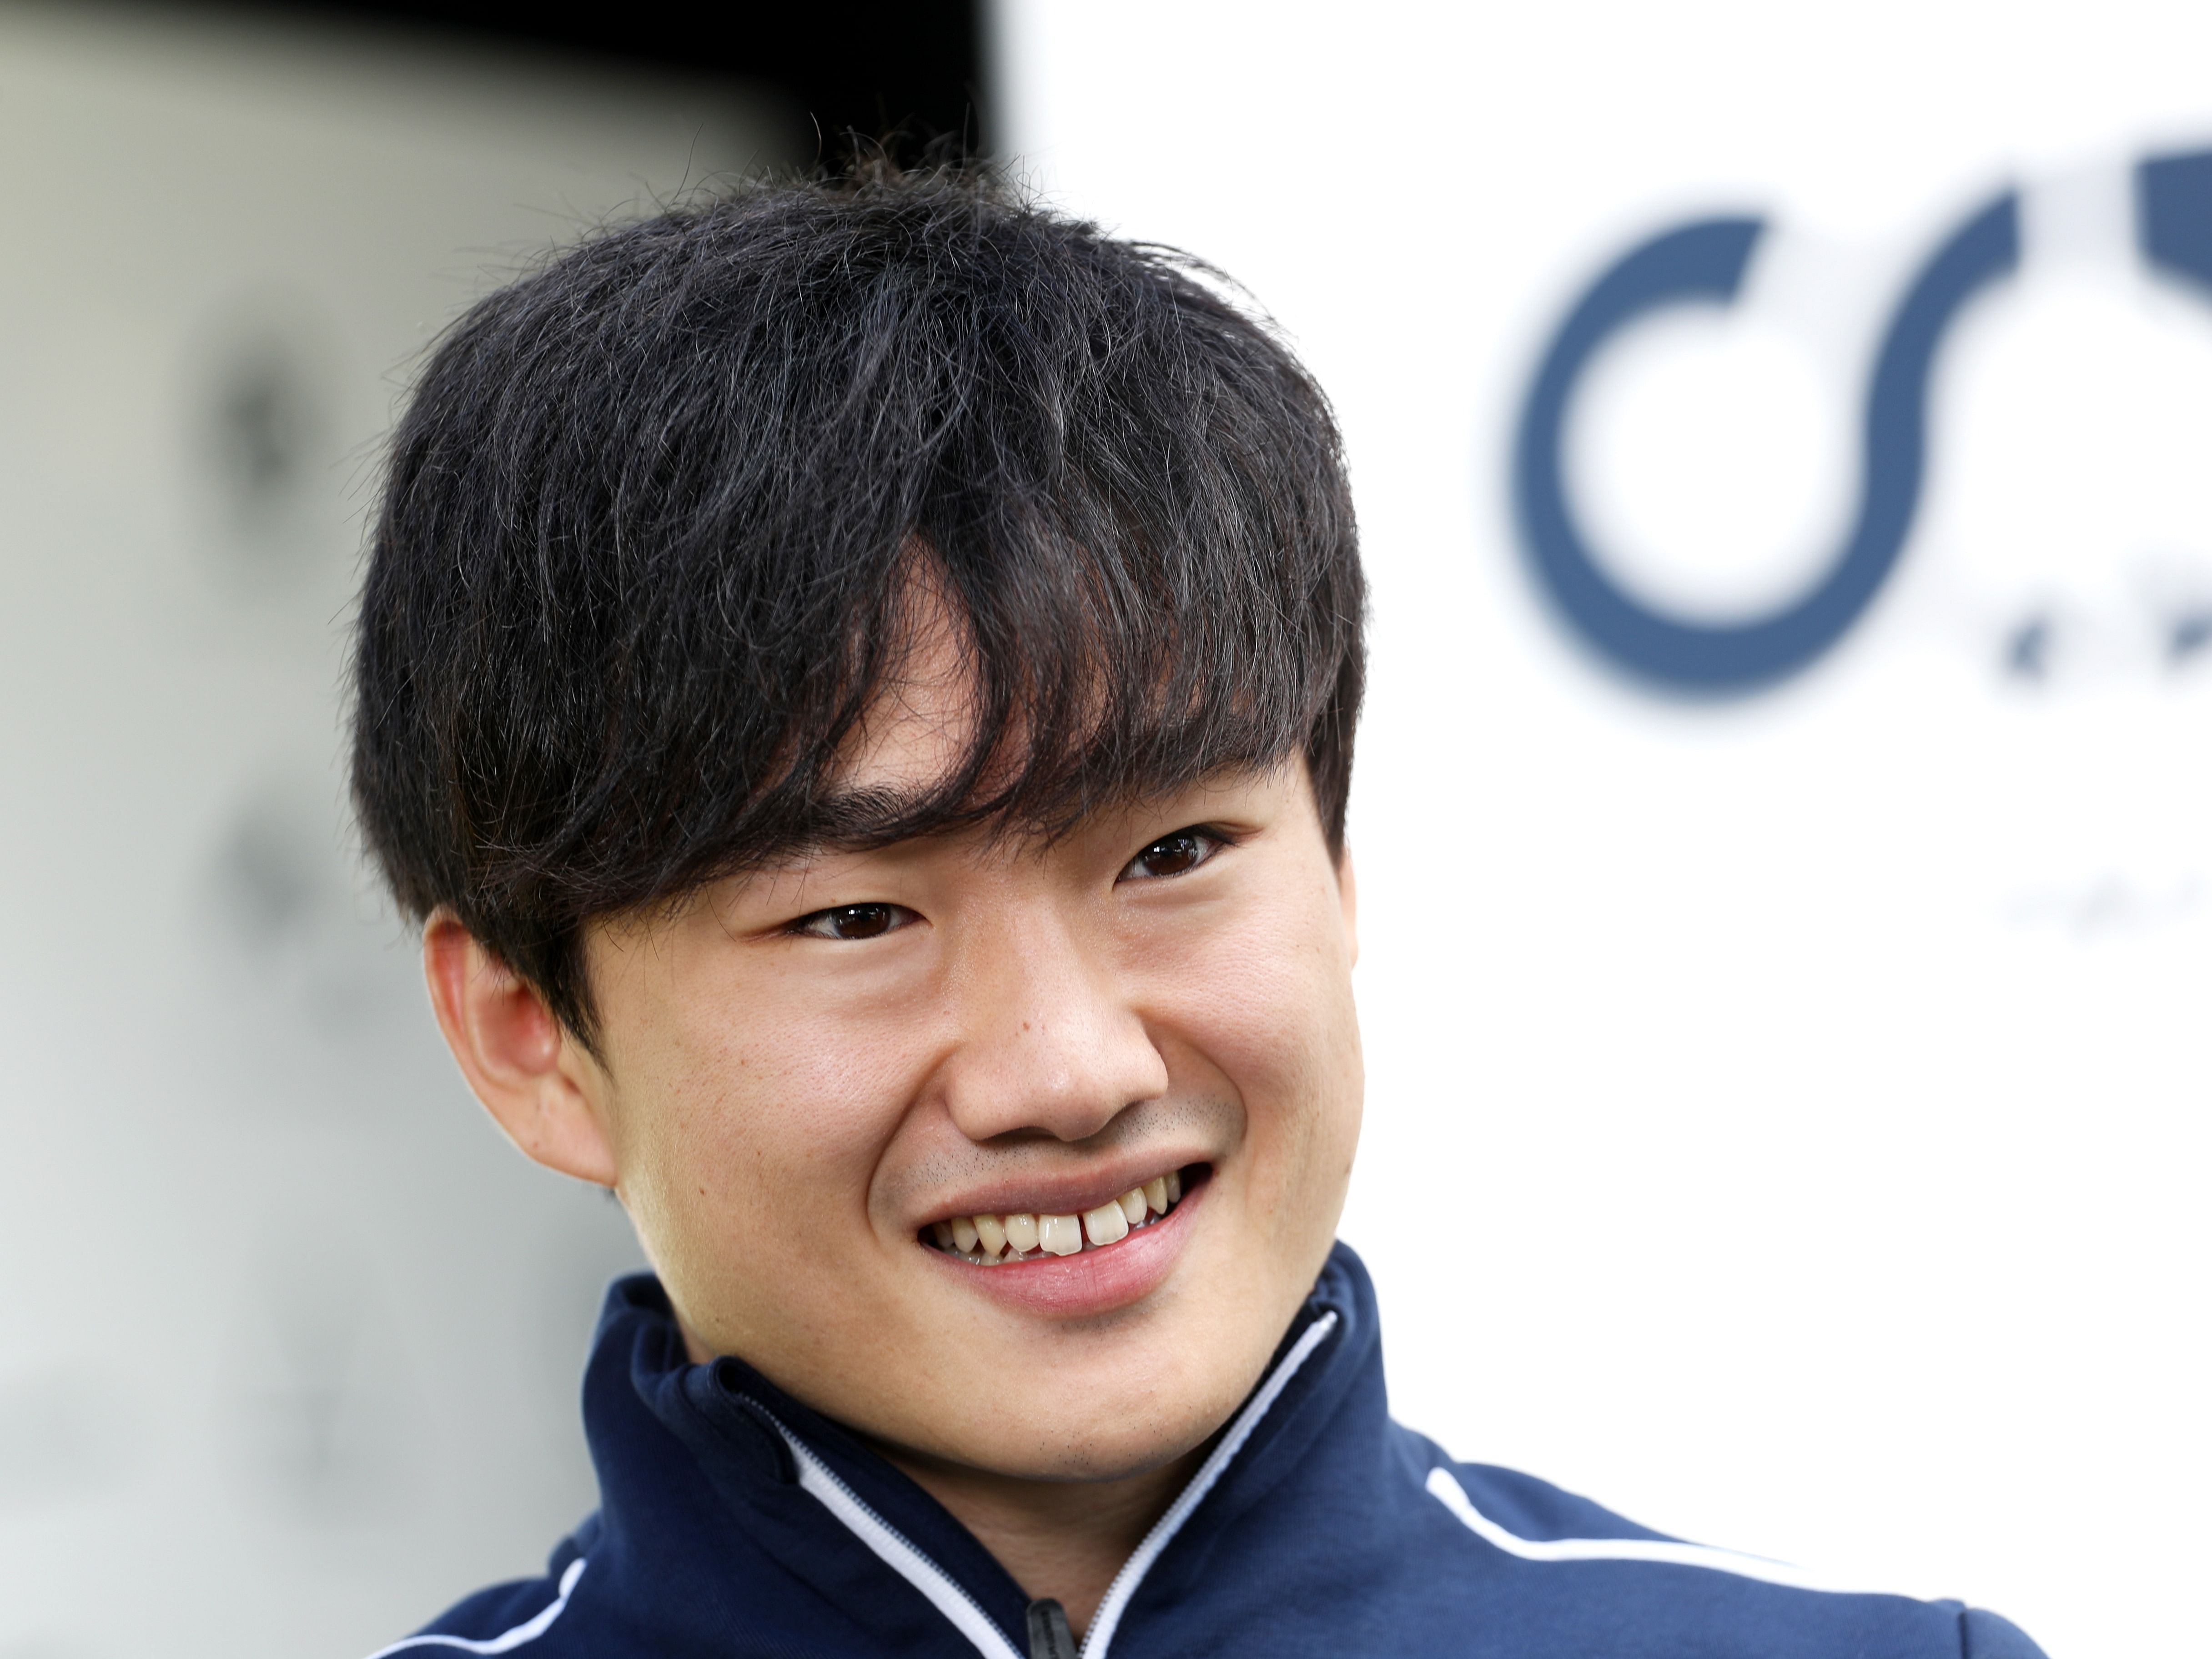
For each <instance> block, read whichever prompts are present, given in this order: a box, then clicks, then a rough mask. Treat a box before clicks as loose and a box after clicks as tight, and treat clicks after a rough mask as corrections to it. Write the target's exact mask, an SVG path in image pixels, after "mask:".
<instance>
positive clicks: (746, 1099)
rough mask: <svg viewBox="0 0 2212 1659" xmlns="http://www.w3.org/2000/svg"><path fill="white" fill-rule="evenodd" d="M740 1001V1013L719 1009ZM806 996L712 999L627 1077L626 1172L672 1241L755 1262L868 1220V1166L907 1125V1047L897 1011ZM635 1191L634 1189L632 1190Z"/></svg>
mask: <svg viewBox="0 0 2212 1659" xmlns="http://www.w3.org/2000/svg"><path fill="white" fill-rule="evenodd" d="M732 1007H735V1008H742V1009H743V1010H744V1012H743V1014H742V1015H734V1016H733V1015H726V1014H723V1013H722V1012H720V1011H721V1010H725V1009H728V1008H732ZM884 1012H885V1011H878V1014H879V1017H878V1018H873V1019H870V1020H854V1019H843V1018H836V1017H832V1016H825V1015H824V1014H823V1012H821V1010H820V1008H819V1007H818V1006H817V1007H813V1008H810V1007H808V1006H806V1005H805V1002H804V1001H803V1000H800V999H799V998H797V997H792V998H779V997H774V996H768V997H763V995H762V994H761V992H760V987H745V994H744V995H743V996H742V997H731V998H720V997H715V996H711V995H702V996H700V997H698V998H696V1000H695V1001H694V1003H693V1006H690V1007H687V1008H685V1009H684V1010H683V1011H682V1012H680V1013H679V1015H678V1018H674V1019H672V1020H668V1021H665V1022H664V1023H662V1024H661V1029H660V1030H659V1033H658V1036H659V1040H658V1041H657V1042H654V1043H653V1045H652V1050H653V1052H652V1054H651V1060H650V1064H649V1067H648V1068H647V1069H646V1070H645V1071H644V1072H643V1073H642V1074H641V1075H637V1076H635V1077H634V1078H632V1079H629V1080H628V1081H627V1082H626V1084H625V1086H624V1088H623V1097H624V1098H623V1117H624V1118H625V1120H626V1121H627V1123H628V1124H629V1126H631V1127H634V1129H635V1134H634V1136H626V1137H625V1140H626V1143H627V1144H626V1145H625V1146H624V1149H623V1151H624V1154H625V1156H624V1173H625V1175H626V1176H629V1178H630V1182H631V1184H632V1187H633V1189H634V1192H635V1200H634V1202H633V1212H634V1213H636V1214H637V1215H638V1217H639V1222H640V1225H641V1228H642V1229H644V1230H645V1231H647V1232H648V1233H649V1234H650V1233H653V1232H658V1233H659V1234H662V1235H664V1237H662V1238H660V1239H659V1240H654V1241H652V1242H654V1243H659V1244H660V1245H661V1246H662V1248H663V1249H666V1250H671V1251H673V1250H683V1249H685V1248H686V1246H687V1245H690V1246H693V1247H698V1246H707V1247H711V1248H712V1249H713V1253H714V1255H716V1256H718V1257H722V1258H724V1259H727V1258H728V1255H729V1253H730V1251H731V1249H732V1247H735V1249H736V1250H737V1251H738V1255H739V1258H740V1259H750V1260H752V1261H759V1260H760V1259H761V1258H762V1256H763V1255H777V1254H780V1253H781V1251H782V1249H783V1248H784V1247H785V1246H786V1245H787V1244H788V1245H790V1246H791V1247H793V1248H797V1247H799V1245H801V1244H806V1245H808V1246H809V1247H810V1248H813V1249H821V1248H823V1247H824V1246H828V1245H829V1243H830V1241H831V1240H833V1239H834V1238H835V1237H838V1236H839V1235H840V1234H841V1233H842V1232H843V1231H845V1230H848V1229H857V1228H864V1227H865V1226H866V1222H867V1215H866V1192H867V1185H868V1176H869V1172H870V1171H871V1170H872V1168H873V1166H874V1164H875V1162H876V1160H877V1158H878V1156H879V1155H880V1152H881V1150H882V1148H883V1146H884V1144H885V1142H886V1141H887V1140H888V1139H889V1138H890V1135H891V1134H892V1133H894V1132H895V1130H896V1127H897V1125H898V1121H899V1115H900V1106H901V1103H902V1101H903V1100H904V1098H905V1087H906V1085H907V1084H908V1078H907V1075H906V1074H907V1072H908V1069H909V1068H908V1066H907V1065H906V1063H905V1062H906V1060H907V1059H908V1056H907V1055H906V1054H905V1053H904V1050H903V1048H902V1044H901V1043H900V1042H899V1041H898V1040H897V1036H896V1033H897V1032H898V1030H900V1029H901V1023H900V1022H899V1021H898V1020H897V1019H896V1018H890V1017H880V1016H882V1015H883V1014H884ZM629 1195H630V1194H626V1196H629Z"/></svg>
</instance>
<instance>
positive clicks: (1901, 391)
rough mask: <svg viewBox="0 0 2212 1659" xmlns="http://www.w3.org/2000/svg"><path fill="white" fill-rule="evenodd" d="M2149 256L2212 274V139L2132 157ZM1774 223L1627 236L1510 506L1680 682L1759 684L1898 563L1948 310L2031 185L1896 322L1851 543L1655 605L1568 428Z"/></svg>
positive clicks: (1945, 258) (1663, 671)
mask: <svg viewBox="0 0 2212 1659" xmlns="http://www.w3.org/2000/svg"><path fill="white" fill-rule="evenodd" d="M2135 195H2136V237H2137V240H2138V242H2139V243H2140V246H2141V249H2142V256H2143V258H2146V259H2147V260H2148V261H2149V262H2150V263H2151V264H2154V265H2155V266H2157V267H2158V268H2160V270H2164V271H2166V272H2168V273H2170V274H2172V275H2173V276H2179V277H2181V278H2183V279H2185V280H2186V281H2188V282H2191V283H2196V284H2197V285H2199V286H2200V287H2203V288H2204V289H2208V290H2212V151H2203V152H2197V153H2192V154H2189V155H2168V156H2157V157H2153V158H2152V159H2150V160H2148V161H2142V162H2141V163H2139V164H2138V165H2137V167H2136V170H2135ZM1764 229H1765V221H1764V220H1761V219H1755V218H1720V219H1702V220H1699V221H1696V222H1692V223H1690V224H1686V225H1681V226H1678V227H1676V228H1674V229H1672V230H1668V231H1663V232H1662V233H1661V234H1658V235H1656V236H1654V237H1652V238H1651V239H1650V240H1648V241H1645V242H1644V243H1642V244H1641V245H1640V246H1637V247H1634V248H1632V249H1631V250H1629V252H1626V254H1624V255H1622V256H1621V258H1619V259H1618V260H1616V261H1615V262H1614V263H1613V265H1612V266H1611V267H1610V268H1609V269H1608V270H1606V271H1604V272H1603V273H1602V274H1601V275H1600V276H1598V278H1597V279H1596V281H1595V282H1593V283H1591V284H1590V285H1589V288H1588V289H1586V290H1585V291H1584V292H1583V295H1582V297H1581V298H1580V299H1579V300H1578V301H1576V303H1575V304H1574V306H1573V307H1572V308H1571V309H1570V310H1569V312H1568V313H1567V315H1566V318H1565V321H1563V322H1562V323H1561V324H1560V325H1559V331H1558V332H1557V333H1556V334H1554V335H1553V338H1552V342H1551V344H1550V346H1549V347H1548V348H1547V349H1546V351H1545V353H1544V356H1543V359H1542V362H1541V364H1540V366H1539V367H1538V368H1537V371H1536V376H1535V379H1534V381H1533V382H1532V383H1531V385H1530V386H1529V388H1528V397H1527V399H1526V401H1525V402H1524V403H1523V404H1522V409H1521V422H1520V428H1519V433H1518V435H1517V437H1516V441H1515V447H1514V456H1513V495H1514V506H1515V509H1516V513H1517V514H1518V517H1519V520H1520V528H1521V535H1522V543H1523V544H1524V546H1525V548H1526V550H1527V552H1528V558H1529V562H1530V563H1531V564H1532V565H1533V566H1534V571H1535V575H1536V579H1537V581H1538V582H1539V584H1540V585H1541V586H1542V587H1543V589H1544V591H1545V592H1546V593H1547V594H1548V595H1549V597H1550V598H1551V599H1552V601H1553V604H1554V605H1557V606H1558V608H1559V611H1560V613H1561V615H1562V616H1563V617H1565V620H1566V622H1567V623H1568V624H1569V625H1570V626H1571V628H1573V629H1574V630H1575V631H1576V632H1577V634H1579V635H1581V636H1582V637H1583V640H1584V641H1587V642H1588V643H1589V645H1590V646H1592V647H1594V648H1595V650H1596V651H1597V652H1598V653H1599V654H1600V655H1601V656H1602V657H1603V658H1605V659H1607V661H1608V662H1610V663H1612V664H1613V665H1615V666H1617V667H1619V668H1621V669H1623V670H1626V671H1627V672H1629V673H1630V674H1632V675H1634V676H1636V677H1638V678H1641V679H1644V680H1645V681H1648V682H1655V683H1656V684H1659V685H1661V686H1662V687H1665V688H1668V689H1669V690H1677V691H1682V692H1687V693H1691V694H1700V695H1705V696H1731V695H1737V694H1741V693H1745V692H1749V691H1753V690H1759V688H1761V687H1763V686H1766V685H1771V684H1774V683H1775V682H1777V681H1779V680H1782V679H1784V678H1788V677H1789V676H1790V675H1792V674H1795V673H1796V672H1797V671H1799V670H1801V669H1803V668H1805V667H1807V666H1808V665H1810V664H1811V663H1813V662H1814V661H1815V660H1816V659H1818V658H1820V655H1821V654H1822V653H1825V652H1826V650H1827V649H1828V648H1829V647H1831V646H1832V645H1834V644H1835V643H1836V641H1838V640H1839V639H1841V638H1842V637H1843V636H1844V634H1846V633H1847V632H1849V631H1850V627H1851V624H1852V623H1855V622H1857V620H1858V618H1859V617H1860V616H1861V614H1862V613H1863V612H1864V611H1865V610H1866V608H1867V606H1868V605H1869V604H1870V603H1872V601H1873V599H1874V596H1875V594H1876V593H1877V592H1880V591H1881V585H1882V583H1883V582H1884V581H1885V580H1887V578H1888V576H1889V573H1890V572H1891V571H1892V570H1893V568H1895V567H1896V564H1897V560H1898V556H1899V554H1900V553H1901V552H1902V551H1903V550H1904V548H1905V538H1906V537H1907V535H1908V534H1910V532H1911V529H1912V520H1913V514H1914V513H1915V511H1916V510H1917V508H1918V507H1919V504H1920V486H1921V481H1922V479H1923V477H1924V475H1925V473H1926V471H1927V422H1928V386H1929V379H1930V377H1931V375H1932V374H1933V371H1934V368H1935V366H1936V354H1937V352H1938V351H1939V350H1940V349H1941V348H1942V343H1943V338H1944V336H1945V334H1946V333H1947V332H1948V330H1949V328H1950V326H1951V324H1952V322H1953V321H1954V319H1956V318H1957V317H1958V315H1959V313H1960V311H1961V310H1963V309H1964V308H1965V307H1966V304H1967V302H1968V301H1971V300H1972V299H1973V298H1974V296H1975V295H1978V294H1979V293H1981V292H1982V291H1983V290H1984V289H1986V288H1988V287H1990V285H1991V284H1993V283H1996V282H1998V281H1999V280H2001V279H2002V278H2003V277H2006V276H2010V275H2012V274H2013V272H2014V271H2015V270H2018V268H2019V265H2020V197H2019V194H2018V192H2017V191H2006V192H2004V193H2003V194H2002V195H2001V196H1999V197H1996V199H1995V200H1993V201H1991V202H1989V203H1987V204H1984V206H1982V207H1981V208H1979V209H1978V210H1976V211H1975V212H1973V213H1972V214H1971V215H1969V216H1967V217H1966V219H1965V220H1964V222H1961V223H1960V225H1959V226H1958V228H1956V229H1954V230H1953V231H1952V232H1951V234H1949V235H1948V236H1947V237H1945V238H1944V240H1942V243H1941V244H1940V245H1939V246H1937V247H1936V251H1935V252H1933V253H1932V254H1930V255H1929V258H1928V259H1927V260H1926V262H1925V263H1924V264H1923V265H1922V266H1921V268H1920V270H1919V272H1918V274H1917V275H1916V276H1914V278H1913V279H1912V281H1911V283H1910V284H1909V285H1908V286H1907V288H1906V289H1905V297H1904V299H1903V300H1902V301H1901V302H1900V303H1899V306H1898V307H1897V311H1896V313H1895V314H1894V315H1893V317H1892V318H1891V319H1890V321H1889V324H1888V326H1887V328H1886V329H1885V330H1884V331H1883V332H1882V337H1881V348H1880V349H1879V352H1878V353H1877V355H1876V356H1875V366H1874V375H1873V379H1872V380H1871V382H1870V383H1869V386H1868V389H1867V394H1866V407H1865V409H1864V410H1863V416H1862V420H1861V423H1860V428H1859V449H1860V472H1859V477H1860V484H1859V498H1858V502H1857V507H1856V508H1855V509H1854V512H1853V515H1852V520H1851V524H1850V529H1849V531H1848V532H1847V533H1846V534H1845V536H1844V540H1843V544H1842V546H1841V547H1840V548H1838V550H1837V551H1836V553H1835V555H1834V556H1833V557H1832V559H1831V560H1830V561H1829V563H1828V565H1827V567H1826V571H1825V572H1824V574H1822V575H1821V576H1820V578H1819V580H1816V581H1815V582H1814V584H1813V586H1812V587H1811V589H1810V591H1808V592H1806V593H1804V594H1802V596H1800V597H1798V598H1796V599H1792V600H1790V601H1789V602H1788V603H1787V604H1785V605H1782V606H1781V607H1780V608H1779V609H1778V610H1776V611H1771V612H1770V613H1769V614H1767V615H1765V616H1762V617H1753V618H1750V619H1748V620H1747V621H1743V622H1736V623H1699V622H1692V621H1687V620H1685V619H1683V618H1681V617H1671V616H1668V615H1666V614H1665V613H1663V612H1662V611H1656V610H1654V609H1653V608H1652V607H1651V606H1650V605H1646V604H1645V603H1644V601H1642V600H1641V599H1638V598H1637V597H1636V596H1635V595H1633V594H1632V593H1629V592H1626V591H1625V590H1624V589H1623V588H1622V587H1621V586H1620V584H1619V583H1618V582H1616V581H1614V580H1613V578H1612V577H1611V576H1610V575H1608V574H1607V572H1606V570H1605V568H1604V566H1603V564H1602V563H1601V561H1600V560H1599V559H1598V557H1597V556H1596V555H1595V553H1594V552H1593V551H1592V550H1591V548H1590V545H1589V541H1588V539H1587V538H1585V537H1584V536H1583V531H1582V527H1581V526H1579V525H1578V524H1577V522H1576V520H1575V514H1574V510H1573V504H1572V503H1571V501H1569V499H1568V495H1567V489H1566V483H1565V476H1564V473H1563V471H1562V468H1561V465H1560V443H1561V436H1562V434H1563V432H1564V430H1565V425H1566V417H1567V411H1568V409H1569V407H1570V406H1571V404H1572V401H1573V398H1574V394H1575V388H1576V386H1577V383H1578V382H1579V381H1580V380H1581V378H1582V375H1583V370H1584V369H1585V368H1588V367H1589V362H1590V359H1591V357H1592V356H1595V354H1596V352H1597V350H1598V349H1599V348H1600V347H1601V346H1602V345H1603V344H1604V343H1606V342H1607V340H1608V339H1610V338H1611V337H1613V335H1614V334H1616V333H1618V332H1619V331H1620V330H1622V329H1624V328H1626V327H1627V326H1628V325H1631V324H1632V323H1633V322H1635V321H1636V320H1637V319H1639V318H1641V317H1643V316H1644V315H1645V314H1646V313H1650V312H1655V311H1658V310H1661V309H1662V308H1663V307H1669V306H1680V305H1699V304H1705V305H1719V306H1725V305H1729V304H1730V303H1731V302H1733V301H1734V300H1735V296H1736V292H1737V289H1739V287H1740V286H1741V283H1742V281H1743V274H1744V270H1745V268H1746V267H1747V265H1748V264H1749V263H1750V260H1751V254H1752V250H1753V247H1754V246H1756V245H1757V244H1758V241H1759V234H1760V233H1761V232H1762V231H1763V230H1764Z"/></svg>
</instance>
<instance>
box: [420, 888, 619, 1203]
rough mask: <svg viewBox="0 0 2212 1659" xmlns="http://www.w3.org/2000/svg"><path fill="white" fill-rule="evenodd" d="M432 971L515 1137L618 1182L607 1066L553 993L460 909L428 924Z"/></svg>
mask: <svg viewBox="0 0 2212 1659" xmlns="http://www.w3.org/2000/svg"><path fill="white" fill-rule="evenodd" d="M422 974H423V977H424V978H425V979H427V980H428V981H429V984H430V1006H431V1007H432V1008H433V1009H435V1011H436V1012H437V1016H438V1029H439V1030H441V1031H443V1032H444V1033H445V1034H446V1045H447V1047H448V1048H451V1049H452V1050H453V1058H454V1060H457V1061H459V1064H460V1067H461V1075H462V1076H463V1077H465V1078H466V1079H468V1084H469V1087H470V1088H471V1089H472V1090H474V1091H476V1097H477V1099H478V1100H481V1101H482V1102H483V1103H484V1109H486V1110H487V1111H489V1113H490V1114H491V1115H492V1116H493V1117H495V1118H496V1119H497V1120H498V1121H499V1127H501V1128H502V1129H504V1130H506V1131H507V1139H510V1140H512V1141H513V1142H514V1144H515V1145H516V1146H520V1148H521V1149H522V1150H523V1152H526V1154H528V1155H529V1156H530V1157H531V1158H535V1159H536V1160H537V1161H538V1163H540V1164H544V1166H545V1167H546V1168H547V1169H549V1170H559V1171H560V1172H561V1173H562V1174H563V1175H568V1176H575V1177H576V1179H577V1180H579V1181H588V1182H593V1183H594V1184H596V1185H598V1186H601V1187H611V1186H613V1185H614V1184H615V1156H614V1144H613V1141H612V1139H611V1137H610V1136H609V1135H608V1133H607V1128H606V1123H605V1118H604V1115H603V1110H602V1108H601V1105H600V1102H601V1101H602V1100H604V1098H605V1079H604V1077H603V1074H602V1073H600V1072H599V1067H598V1066H596V1065H595V1064H594V1063H593V1062H592V1058H591V1056H590V1055H589V1054H586V1053H585V1052H584V1050H583V1048H582V1046H581V1045H580V1044H579V1043H578V1042H576V1041H575V1039H574V1037H572V1036H569V1035H568V1032H567V1031H565V1030H562V1026H561V1022H560V1021H559V1020H557V1019H556V1018H554V1017H553V1011H552V1010H551V1009H550V1008H549V1007H547V1006H545V999H544V997H542V996H540V995H538V992H537V990H536V989H535V988H534V987H532V986H530V985H528V984H526V983H525V982H524V981H522V980H521V979H520V977H518V976H517V975H515V973H514V972H513V969H509V968H508V967H507V964H506V963H503V962H501V961H500V959H499V958H498V957H495V956H494V955H492V953H491V952H490V951H487V950H485V949H484V947H483V945H480V944H478V943H477V940H476V939H475V937H474V936H473V935H472V934H471V933H470V932H469V930H468V929H467V928H465V927H462V926H461V923H460V919H459V917H457V916H455V915H453V912H452V911H450V910H446V909H440V910H438V911H436V912H435V913H434V914H433V915H431V917H430V920H429V921H428V924H427V925H426V926H425V927H423V929H422Z"/></svg>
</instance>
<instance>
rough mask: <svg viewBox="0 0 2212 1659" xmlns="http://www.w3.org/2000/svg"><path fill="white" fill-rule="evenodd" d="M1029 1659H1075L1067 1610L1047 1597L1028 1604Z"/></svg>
mask: <svg viewBox="0 0 2212 1659" xmlns="http://www.w3.org/2000/svg"><path fill="white" fill-rule="evenodd" d="M1030 1659H1077V1654H1076V1649H1075V1632H1073V1631H1072V1630H1070V1629H1069V1628H1068V1627H1067V1609H1066V1607H1062V1606H1060V1603H1059V1602H1057V1601H1054V1600H1053V1599H1052V1597H1050V1596H1049V1595H1044V1596H1040V1597H1038V1598H1037V1599H1036V1601H1032V1602H1030Z"/></svg>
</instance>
